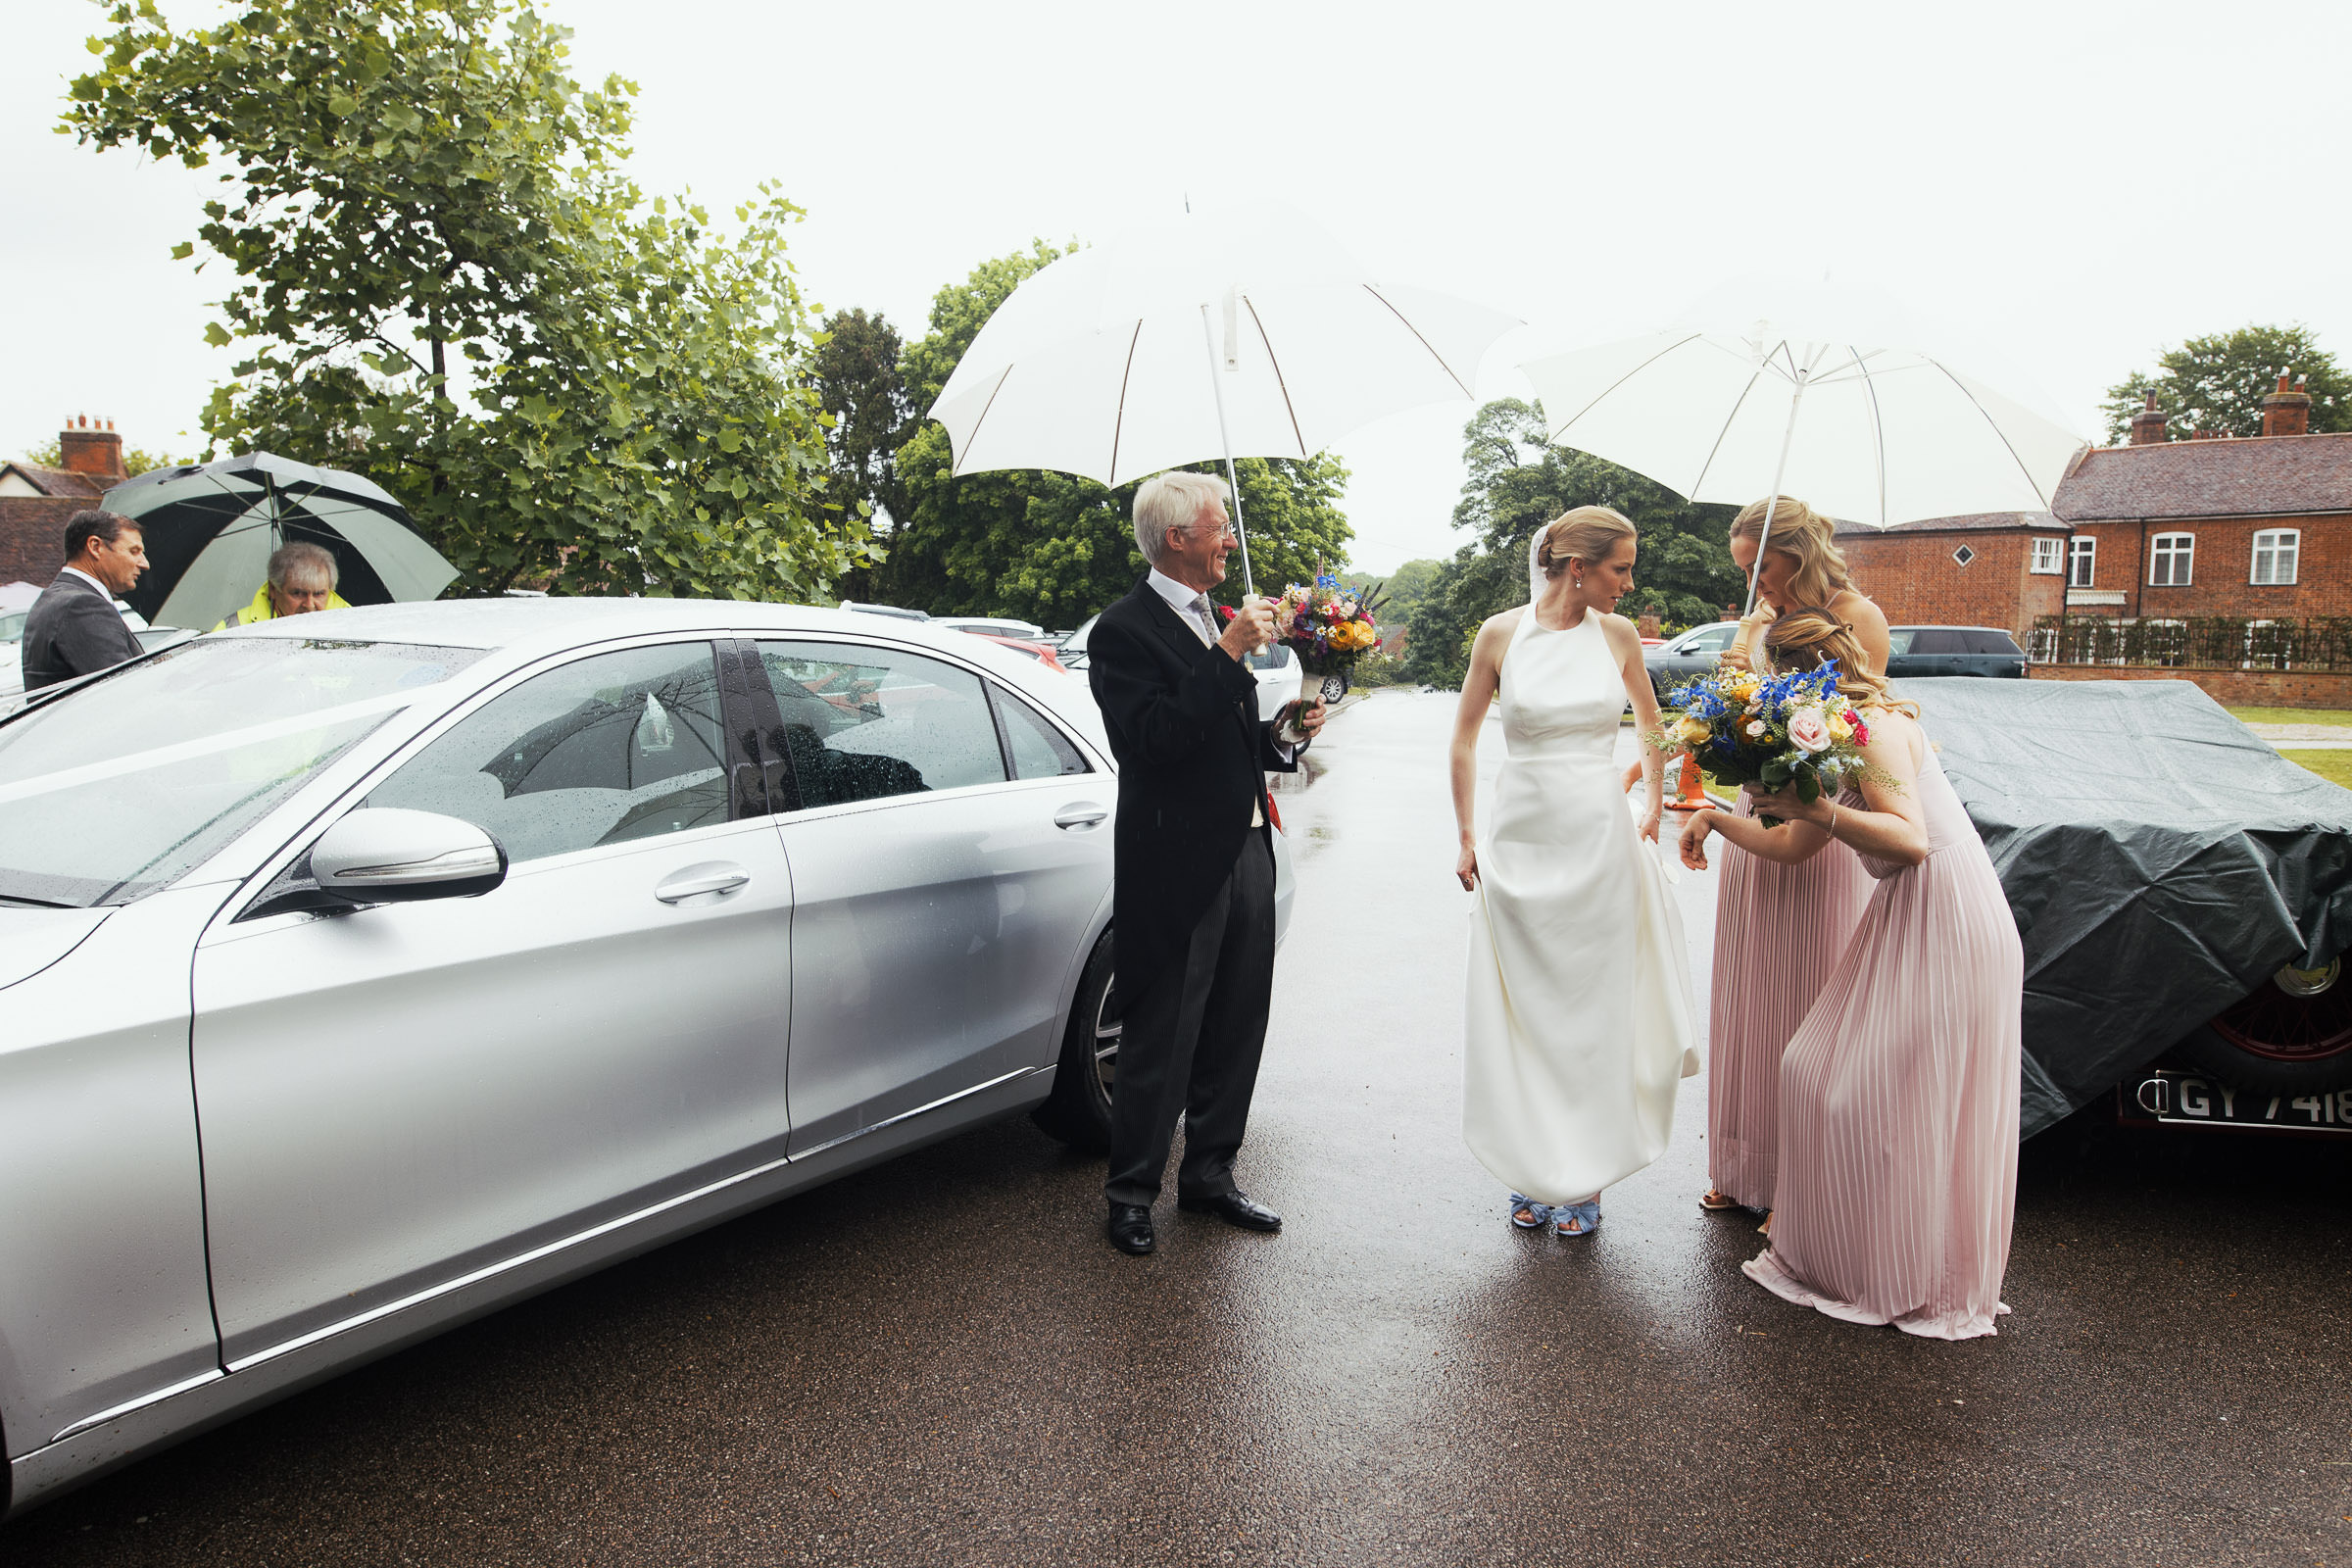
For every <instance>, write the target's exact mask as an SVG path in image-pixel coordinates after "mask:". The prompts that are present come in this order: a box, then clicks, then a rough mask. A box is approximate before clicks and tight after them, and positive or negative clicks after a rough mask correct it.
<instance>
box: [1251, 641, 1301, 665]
mask: <svg viewBox="0 0 2352 1568" xmlns="http://www.w3.org/2000/svg"><path fill="white" fill-rule="evenodd" d="M1242 662H1243V663H1245V664H1248V665H1249V666H1250V668H1251V669H1288V668H1290V667H1291V651H1290V650H1289V649H1288V648H1285V647H1283V646H1282V645H1281V644H1280V643H1276V644H1275V645H1274V646H1273V647H1271V648H1261V649H1259V650H1258V651H1257V652H1256V653H1254V654H1244V655H1243V656H1242Z"/></svg>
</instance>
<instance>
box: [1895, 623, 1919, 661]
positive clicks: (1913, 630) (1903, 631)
mask: <svg viewBox="0 0 2352 1568" xmlns="http://www.w3.org/2000/svg"><path fill="white" fill-rule="evenodd" d="M1917 635H1918V628H1917V627H1914V626H1896V627H1894V628H1892V629H1891V630H1889V631H1888V632H1887V654H1888V655H1889V656H1890V657H1895V658H1899V657H1901V656H1902V655H1904V654H1907V653H1909V652H1910V651H1911V639H1912V638H1913V637H1915V636H1917Z"/></svg>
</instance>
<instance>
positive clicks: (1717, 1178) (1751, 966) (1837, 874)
mask: <svg viewBox="0 0 2352 1568" xmlns="http://www.w3.org/2000/svg"><path fill="white" fill-rule="evenodd" d="M1739 811H1740V815H1742V816H1746V815H1748V814H1750V812H1749V809H1748V804H1747V799H1746V797H1745V796H1741V797H1740V806H1739ZM1715 850H1716V858H1715V863H1716V879H1717V880H1716V889H1715V969H1714V984H1713V986H1712V988H1711V998H1710V1002H1709V1007H1708V1017H1707V1181H1708V1183H1709V1184H1710V1185H1711V1186H1713V1187H1714V1189H1715V1190H1716V1191H1717V1192H1719V1193H1721V1194H1723V1195H1724V1196H1725V1197H1726V1198H1729V1199H1732V1200H1733V1201H1736V1202H1740V1203H1744V1204H1746V1205H1747V1206H1748V1207H1749V1208H1753V1209H1768V1208H1770V1207H1772V1198H1773V1177H1774V1171H1775V1165H1776V1154H1777V1151H1778V1149H1779V1147H1780V1136H1779V1129H1780V1121H1781V1053H1782V1052H1783V1051H1785V1050H1786V1049H1787V1048H1788V1045H1789V1036H1790V1035H1793V1034H1795V1033H1796V1026H1797V1025H1798V1024H1800V1023H1802V1022H1803V1021H1804V1018H1805V1012H1806V1010H1807V1009H1808V1008H1810V1007H1811V1006H1812V1005H1813V1003H1814V1001H1815V1000H1816V999H1817V998H1819V997H1820V995H1821V993H1822V990H1823V988H1824V987H1825V986H1827V985H1828V984H1829V981H1830V975H1831V973H1832V971H1834V970H1835V969H1836V968H1837V967H1838V959H1839V958H1841V957H1843V956H1845V944H1846V939H1847V938H1848V937H1850V936H1851V935H1852V934H1853V930H1854V927H1855V926H1856V925H1858V924H1859V923H1860V922H1861V919H1862V909H1863V907H1864V906H1865V905H1867V904H1869V903H1870V893H1871V889H1872V888H1873V887H1874V886H1876V884H1875V883H1874V882H1872V880H1871V876H1870V873H1869V872H1868V871H1866V870H1864V869H1863V868H1862V861H1861V860H1860V859H1859V858H1857V857H1856V856H1855V854H1854V852H1853V851H1851V850H1849V849H1847V848H1846V847H1845V846H1844V845H1842V844H1838V843H1835V842H1833V843H1832V844H1830V845H1829V846H1828V847H1827V848H1826V849H1824V850H1823V851H1822V852H1821V853H1820V854H1819V855H1816V856H1814V857H1813V858H1811V859H1809V860H1805V861H1803V862H1801V863H1799V864H1796V865H1783V864H1781V863H1780V862H1779V861H1777V860H1765V859H1759V858H1756V857H1755V856H1752V855H1750V854H1748V853H1747V852H1746V851H1745V850H1743V849H1740V847H1739V846H1738V845H1736V844H1734V843H1732V842H1731V841H1730V840H1729V839H1724V838H1717V839H1716V840H1715ZM1796 932H1803V933H1805V936H1806V940H1805V941H1803V942H1791V941H1789V936H1790V935H1791V934H1792V933H1796Z"/></svg>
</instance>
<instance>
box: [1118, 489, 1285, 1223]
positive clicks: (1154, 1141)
mask: <svg viewBox="0 0 2352 1568" xmlns="http://www.w3.org/2000/svg"><path fill="white" fill-rule="evenodd" d="M1225 497H1226V488H1225V485H1224V483H1223V482H1222V481H1221V480H1218V479H1215V478H1212V477H1211V476H1209V475H1207V474H1201V473H1188V472H1181V471H1180V472H1173V473H1163V474H1160V475H1159V476H1158V477H1156V478H1153V479H1152V480H1150V481H1148V482H1147V483H1146V484H1145V485H1144V487H1143V488H1142V489H1141V490H1140V491H1138V492H1137V493H1136V498H1135V541H1136V544H1137V546H1138V547H1139V548H1140V549H1141V550H1142V551H1143V553H1144V559H1145V560H1146V561H1149V562H1150V563H1151V564H1152V570H1151V571H1150V573H1149V574H1148V575H1146V576H1145V578H1144V580H1143V581H1142V582H1139V583H1137V584H1136V585H1135V590H1134V592H1132V593H1130V594H1128V595H1127V597H1126V598H1124V599H1121V600H1120V601H1119V602H1118V603H1116V604H1114V605H1112V606H1111V607H1110V608H1109V609H1108V610H1105V611H1104V612H1103V616H1102V618H1101V619H1100V620H1098V621H1097V622H1096V623H1095V629H1094V631H1093V633H1092V635H1091V636H1090V638H1089V640H1088V643H1087V660H1088V679H1089V680H1090V681H1091V682H1092V683H1093V685H1094V691H1095V700H1096V702H1097V703H1098V704H1099V705H1100V706H1101V708H1102V710H1103V720H1104V723H1105V727H1106V728H1107V729H1108V731H1109V734H1110V749H1111V752H1112V754H1113V755H1114V756H1115V757H1117V758H1118V760H1119V816H1118V828H1117V836H1116V841H1115V845H1114V848H1115V852H1116V858H1117V874H1118V880H1117V885H1116V890H1115V891H1114V893H1113V895H1112V900H1113V907H1112V915H1111V923H1112V926H1113V928H1114V929H1115V930H1116V931H1117V932H1118V979H1117V983H1116V988H1115V990H1114V992H1113V995H1112V997H1111V1007H1112V1010H1113V1011H1114V1012H1116V1013H1117V1014H1118V1015H1119V1017H1120V1018H1121V1019H1122V1021H1123V1023H1124V1025H1125V1027H1124V1030H1123V1033H1122V1037H1121V1039H1120V1043H1119V1071H1118V1083H1117V1086H1116V1090H1115V1093H1114V1095H1113V1097H1112V1101H1111V1113H1110V1114H1111V1127H1110V1174H1109V1180H1108V1181H1106V1182H1105V1183H1104V1184H1103V1196H1104V1197H1105V1198H1106V1199H1108V1201H1109V1203H1110V1217H1109V1222H1108V1230H1109V1235H1110V1241H1111V1245H1113V1246H1114V1247H1116V1248H1118V1249H1119V1250H1121V1251H1124V1252H1132V1253H1138V1254H1140V1253H1144V1252H1149V1251H1151V1250H1152V1247H1153V1246H1154V1245H1155V1238H1154V1236H1153V1234H1152V1201H1153V1200H1154V1199H1155V1198H1157V1197H1158V1195H1159V1183H1160V1177H1161V1175H1162V1173H1163V1172H1164V1171H1165V1169H1166V1166H1167V1162H1168V1148H1169V1145H1170V1143H1171V1142H1172V1141H1173V1140H1174V1137H1175V1132H1176V1118H1177V1116H1178V1115H1179V1114H1181V1115H1182V1116H1183V1117H1184V1128H1185V1130H1184V1160H1183V1163H1182V1164H1181V1165H1180V1166H1179V1167H1178V1170H1177V1175H1176V1201H1177V1205H1178V1206H1179V1207H1182V1208H1188V1209H1197V1210H1201V1211H1204V1212H1207V1213H1212V1214H1215V1215H1217V1216H1218V1217H1220V1218H1222V1219H1224V1220H1226V1221H1227V1222H1229V1223H1231V1224H1235V1225H1240V1226H1243V1227H1245V1228H1247V1229H1250V1230H1258V1231H1273V1230H1279V1229H1281V1227H1282V1218H1281V1216H1280V1215H1278V1214H1276V1213H1275V1212H1274V1211H1273V1210H1272V1209H1270V1208H1267V1207H1266V1206H1265V1205H1264V1204H1262V1203H1256V1202H1252V1201H1250V1199H1249V1197H1247V1196H1246V1195H1245V1194H1243V1193H1242V1192H1241V1190H1240V1189H1239V1188H1238V1187H1237V1186H1235V1184H1234V1177H1233V1165H1234V1159H1235V1156H1236V1155H1237V1154H1238V1153H1239V1152H1241V1147H1242V1132H1243V1129H1244V1127H1245V1126H1246V1125H1247V1124H1248V1122H1249V1119H1250V1093H1251V1091H1252V1090H1253V1089H1255V1087H1256V1084H1257V1062H1258V1055H1259V1053H1260V1051H1261V1049H1262V1048H1263V1046H1264V1044H1265V1037H1266V1006H1267V1003H1268V1000H1269V999H1270V997H1271V996H1272V993H1273V985H1274V849H1273V839H1272V836H1271V834H1272V829H1271V828H1270V827H1269V826H1268V824H1267V800H1266V780H1265V773H1266V770H1268V769H1274V770H1277V771H1282V772H1289V771H1291V770H1293V769H1294V768H1296V767H1297V766H1298V752H1299V748H1301V747H1303V746H1305V745H1306V744H1307V742H1308V741H1309V740H1311V739H1312V738H1313V736H1314V734H1315V732H1316V731H1317V730H1319V729H1320V728H1322V726H1323V709H1322V706H1321V705H1320V704H1317V705H1315V706H1313V707H1311V708H1303V709H1302V708H1301V706H1300V705H1299V704H1296V703H1294V704H1292V705H1290V706H1289V707H1287V708H1285V709H1284V710H1283V712H1282V714H1281V716H1280V717H1279V718H1278V719H1277V720H1275V721H1272V722H1264V721H1261V720H1260V719H1259V718H1258V716H1257V681H1256V679H1255V677H1253V676H1252V675H1251V674H1250V670H1249V668H1248V666H1247V665H1245V664H1244V663H1243V662H1242V658H1243V656H1244V655H1246V654H1248V653H1250V651H1251V650H1253V649H1257V648H1262V647H1264V646H1265V645H1266V644H1267V643H1269V642H1271V641H1273V639H1274V615H1273V611H1272V609H1271V608H1270V607H1269V606H1268V605H1267V604H1266V603H1265V602H1264V601H1262V600H1252V601H1250V603H1248V604H1246V605H1244V606H1243V608H1242V610H1241V611H1240V613H1237V614H1236V615H1235V616H1234V618H1233V619H1232V620H1231V621H1229V622H1227V623H1226V625H1225V627H1224V628H1223V630H1222V631H1221V632H1220V631H1219V629H1218V627H1217V624H1216V615H1215V612H1214V611H1212V610H1211V609H1210V607H1209V602H1208V590H1210V589H1212V588H1214V587H1216V586H1217V584H1219V583H1220V582H1223V581H1224V580H1225V557H1226V555H1227V553H1228V552H1230V551H1231V550H1232V549H1233V546H1234V544H1235V542H1236V536H1235V534H1234V531H1233V527H1232V524H1231V523H1230V522H1229V521H1228V520H1227V517H1226V514H1225Z"/></svg>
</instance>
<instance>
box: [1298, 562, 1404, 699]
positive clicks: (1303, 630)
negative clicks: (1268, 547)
mask: <svg viewBox="0 0 2352 1568" xmlns="http://www.w3.org/2000/svg"><path fill="white" fill-rule="evenodd" d="M1380 599H1381V592H1380V584H1378V583H1374V584H1373V585H1372V586H1371V587H1369V588H1366V589H1364V590H1363V591H1361V592H1360V593H1359V592H1357V591H1356V590H1354V589H1350V588H1345V587H1342V586H1341V584H1340V579H1339V578H1337V577H1335V576H1332V575H1331V574H1330V573H1328V572H1326V573H1324V574H1323V575H1322V576H1319V577H1317V578H1316V579H1315V580H1314V581H1313V582H1312V583H1309V584H1305V585H1300V584H1299V583H1293V584H1291V586H1290V588H1289V590H1288V591H1286V592H1285V593H1284V594H1283V596H1282V597H1281V598H1280V599H1277V600H1276V601H1274V625H1275V627H1276V628H1277V632H1278V635H1277V636H1276V638H1275V640H1276V641H1277V642H1279V643H1281V644H1282V646H1283V647H1285V648H1288V649H1290V650H1291V651H1292V652H1293V653H1296V654H1297V655H1298V656H1299V665H1300V667H1301V668H1302V669H1304V671H1305V673H1306V676H1307V677H1308V679H1314V680H1319V681H1320V690H1321V695H1322V699H1323V701H1325V702H1327V703H1336V702H1338V701H1339V700H1340V699H1341V698H1342V697H1344V696H1346V695H1347V693H1348V671H1349V670H1350V669H1353V668H1354V667H1355V662H1356V661H1357V660H1359V659H1361V658H1363V656H1364V655H1366V654H1368V653H1371V652H1372V651H1373V650H1374V649H1376V648H1378V647H1380V645H1381V641H1382V638H1381V635H1380V624H1379V622H1378V621H1376V620H1375V619H1374V618H1373V616H1374V613H1375V612H1377V611H1378V610H1379V609H1380ZM1299 696H1300V697H1301V698H1303V699H1305V700H1306V701H1308V702H1312V701H1313V700H1314V694H1313V693H1310V692H1309V691H1307V689H1306V684H1305V682H1304V681H1301V682H1300V684H1299Z"/></svg>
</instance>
